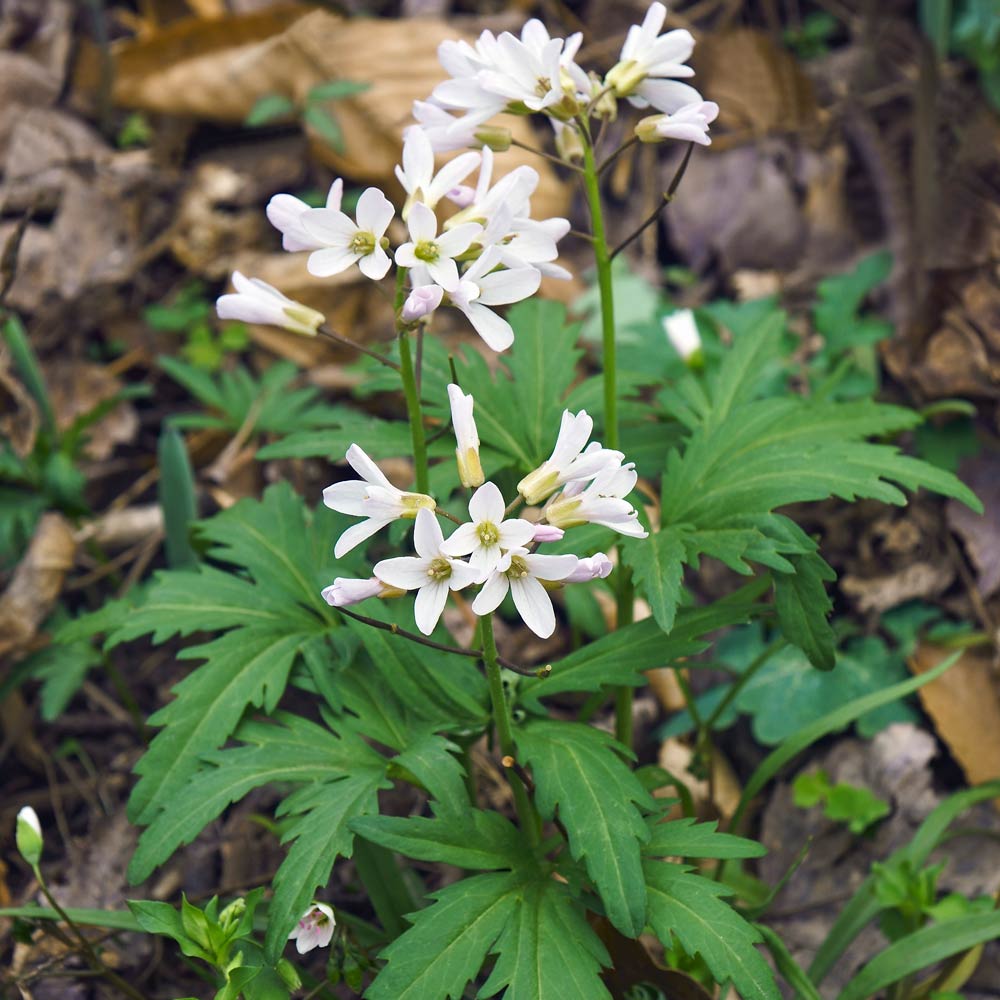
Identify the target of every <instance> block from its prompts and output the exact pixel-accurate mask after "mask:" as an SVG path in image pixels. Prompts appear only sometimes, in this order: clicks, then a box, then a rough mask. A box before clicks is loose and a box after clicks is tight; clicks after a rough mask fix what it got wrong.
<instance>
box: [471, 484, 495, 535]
mask: <svg viewBox="0 0 1000 1000" xmlns="http://www.w3.org/2000/svg"><path fill="white" fill-rule="evenodd" d="M503 512H504V502H503V494H502V493H501V492H500V489H499V488H498V487H497V485H496V484H495V483H483V485H482V486H480V487H479V489H478V490H476V492H475V493H473V494H472V499H470V500H469V517H471V518H472V520H473V521H477V522H478V521H489V522H490V523H491V524H494V525H496V526H497V527H499V526H500V522H501V521H502V520H503Z"/></svg>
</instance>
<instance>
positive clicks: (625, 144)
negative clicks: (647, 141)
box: [597, 135, 639, 177]
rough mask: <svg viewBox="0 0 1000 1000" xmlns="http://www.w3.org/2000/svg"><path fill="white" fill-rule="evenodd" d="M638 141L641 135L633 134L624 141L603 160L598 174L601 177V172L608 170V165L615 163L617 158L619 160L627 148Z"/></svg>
mask: <svg viewBox="0 0 1000 1000" xmlns="http://www.w3.org/2000/svg"><path fill="white" fill-rule="evenodd" d="M638 141H639V137H638V136H635V135H633V136H632V138H631V139H629V140H628V141H627V142H623V143H622V144H621V145H620V146H619V147H618V148H617V149H616V150H615V151H614V152H613V153H611V154H609V155H608V156H607V157H606V158H605V159H604V160H602V161H601V163H600V165H599V166H598V168H597V176H598V177H600V176H601V174H603V173H604V171H605V170H607V169H608V167H610V166H611V164H612V163H614V162H615V160H617V159H618V157H619V156H621V155H622V153H624V152H625V150H626V149H630V148H631V147H632V146H634V145H635V144H636V143H637V142H638Z"/></svg>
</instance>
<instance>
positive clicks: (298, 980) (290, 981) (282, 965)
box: [274, 958, 302, 993]
mask: <svg viewBox="0 0 1000 1000" xmlns="http://www.w3.org/2000/svg"><path fill="white" fill-rule="evenodd" d="M274 969H275V971H276V972H277V973H278V975H279V976H281V981H282V982H283V983H284V984H285V986H287V987H288V989H289V991H290V992H291V993H294V992H295V991H296V990H298V989H301V988H302V977H301V976H300V975H299V973H298V971H297V970H296V968H295V966H294V965H292V963H291V962H289V961H288V959H287V958H279V959H278V962H277V964H276V965H275V967H274Z"/></svg>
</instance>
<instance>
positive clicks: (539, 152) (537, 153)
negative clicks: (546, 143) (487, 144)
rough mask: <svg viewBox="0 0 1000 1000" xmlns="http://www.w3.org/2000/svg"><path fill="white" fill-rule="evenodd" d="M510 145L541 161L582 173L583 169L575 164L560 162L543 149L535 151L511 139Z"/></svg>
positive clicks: (525, 144) (523, 143)
mask: <svg viewBox="0 0 1000 1000" xmlns="http://www.w3.org/2000/svg"><path fill="white" fill-rule="evenodd" d="M510 144H511V145H512V146H517V148H518V149H524V150H527V152H529V153H534V154H535V156H540V157H541V158H542V159H543V160H549V161H550V162H551V163H555V164H556V165H557V166H560V167H568V168H569V169H570V170H575V171H576V172H577V173H578V174H582V173H583V168H582V167H578V166H577V165H576V164H575V163H569V162H568V161H567V160H561V159H559V157H558V156H553V155H552V154H551V153H546V152H545V150H544V149H536V148H535V147H534V146H530V145H528V143H526V142H521V141H520V140H519V139H511V140H510Z"/></svg>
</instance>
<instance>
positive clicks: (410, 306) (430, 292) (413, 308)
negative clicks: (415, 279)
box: [401, 285, 444, 323]
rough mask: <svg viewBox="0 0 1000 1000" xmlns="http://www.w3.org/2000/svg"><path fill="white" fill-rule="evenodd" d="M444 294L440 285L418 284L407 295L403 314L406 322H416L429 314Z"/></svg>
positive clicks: (439, 302)
mask: <svg viewBox="0 0 1000 1000" xmlns="http://www.w3.org/2000/svg"><path fill="white" fill-rule="evenodd" d="M443 296H444V289H443V288H442V287H441V286H440V285H418V286H417V287H416V288H414V289H413V291H412V292H410V294H409V295H408V296H407V297H406V301H405V302H404V303H403V309H402V312H401V316H402V318H403V322H405V323H415V322H416V321H417V320H418V319H423V317H424V316H429V315H430V314H431V313H432V312H434V310H435V309H437V307H438V306H439V305H441V299H442V298H443Z"/></svg>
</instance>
